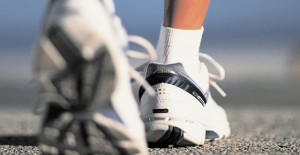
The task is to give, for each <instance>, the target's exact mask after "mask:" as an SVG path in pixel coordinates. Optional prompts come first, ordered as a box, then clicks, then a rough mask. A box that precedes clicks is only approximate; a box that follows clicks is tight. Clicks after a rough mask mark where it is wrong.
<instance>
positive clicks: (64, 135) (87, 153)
mask: <svg viewBox="0 0 300 155" xmlns="http://www.w3.org/2000/svg"><path fill="white" fill-rule="evenodd" d="M84 115H86V116H84ZM39 143H40V144H39V147H40V150H41V152H42V154H45V155H71V154H72V155H94V154H127V153H126V151H125V150H122V149H121V148H119V147H118V146H117V145H116V144H115V143H114V141H113V138H112V136H111V135H110V134H109V132H108V131H107V129H106V128H105V127H103V126H100V125H99V124H97V123H96V122H94V121H93V120H92V119H90V118H89V117H88V113H83V112H71V111H70V110H65V109H62V108H60V107H58V106H57V105H51V104H50V105H49V107H48V113H47V115H46V117H45V122H44V125H43V129H42V131H41V134H40V137H39Z"/></svg>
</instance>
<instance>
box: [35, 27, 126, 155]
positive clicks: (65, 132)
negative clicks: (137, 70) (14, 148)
mask: <svg viewBox="0 0 300 155" xmlns="http://www.w3.org/2000/svg"><path fill="white" fill-rule="evenodd" d="M48 36H49V39H50V40H49V42H50V41H51V43H52V44H53V45H54V46H55V47H56V49H57V50H58V52H59V53H60V55H61V56H62V57H63V59H64V60H65V61H66V62H67V64H68V67H67V68H66V70H64V71H62V72H60V73H59V74H58V75H57V76H56V77H52V78H53V79H51V81H52V82H53V84H54V86H55V87H56V88H57V90H58V91H57V92H56V93H57V96H60V97H61V98H63V99H64V102H67V103H64V104H62V103H59V102H57V99H54V100H55V101H53V102H49V101H48V103H47V106H48V107H47V110H46V115H45V116H44V120H43V123H42V129H41V131H40V135H39V148H40V150H41V152H42V154H44V155H94V154H130V151H127V150H126V149H125V148H121V146H120V145H119V144H117V143H118V139H117V138H116V137H114V132H115V131H114V130H113V129H111V128H110V127H108V126H105V125H103V124H101V123H99V121H101V120H97V122H96V121H95V120H93V118H92V116H91V115H92V114H93V110H92V109H93V107H92V106H93V99H94V98H95V97H96V96H97V95H96V94H101V95H100V96H97V101H99V102H100V104H110V97H111V96H110V95H111V94H112V92H113V89H114V79H115V72H114V66H113V63H112V59H111V56H110V53H109V52H108V51H107V49H106V48H102V49H99V51H98V53H97V54H98V55H97V56H95V58H94V60H85V59H83V58H82V56H81V55H80V53H79V52H80V51H79V50H77V48H76V46H74V44H73V43H72V41H71V40H70V39H69V38H68V37H67V35H65V34H64V33H63V31H61V30H60V29H58V28H57V27H53V28H52V29H51V28H50V31H49V34H48ZM64 83H66V85H64ZM68 86H71V89H69V90H68V91H62V90H65V88H64V87H66V88H68ZM66 92H68V93H66ZM70 92H71V93H70ZM69 94H72V95H69ZM97 104H99V103H97Z"/></svg>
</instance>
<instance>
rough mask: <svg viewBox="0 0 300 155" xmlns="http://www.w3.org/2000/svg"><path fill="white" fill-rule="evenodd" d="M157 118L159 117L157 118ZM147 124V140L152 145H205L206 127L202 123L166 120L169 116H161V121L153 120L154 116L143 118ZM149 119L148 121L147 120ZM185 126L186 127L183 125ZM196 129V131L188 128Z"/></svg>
mask: <svg viewBox="0 0 300 155" xmlns="http://www.w3.org/2000/svg"><path fill="white" fill-rule="evenodd" d="M156 119H157V118H156ZM143 120H144V123H145V126H146V134H147V141H148V143H149V146H150V147H168V146H170V145H171V146H175V147H180V146H195V145H203V144H204V141H205V128H204V127H203V126H202V125H199V124H198V125H197V126H195V124H194V125H192V124H189V123H184V122H177V121H164V120H167V118H161V120H159V121H151V122H149V121H150V120H153V118H148V119H143ZM145 120H148V121H145ZM183 126H184V127H183ZM187 128H191V129H194V130H195V129H196V130H197V137H195V136H194V135H195V133H192V132H189V131H187V130H186V129H187Z"/></svg>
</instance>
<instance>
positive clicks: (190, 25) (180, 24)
mask: <svg viewBox="0 0 300 155" xmlns="http://www.w3.org/2000/svg"><path fill="white" fill-rule="evenodd" d="M209 2H210V0H165V12H164V26H166V27H172V28H177V29H188V30H196V29H201V28H202V26H203V23H204V20H205V17H206V13H207V10H208V6H209Z"/></svg>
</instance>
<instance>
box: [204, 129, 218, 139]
mask: <svg viewBox="0 0 300 155" xmlns="http://www.w3.org/2000/svg"><path fill="white" fill-rule="evenodd" d="M218 138H220V136H219V135H218V134H217V133H216V132H214V131H211V130H207V131H206V133H205V139H208V140H211V141H213V140H215V139H218Z"/></svg>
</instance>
